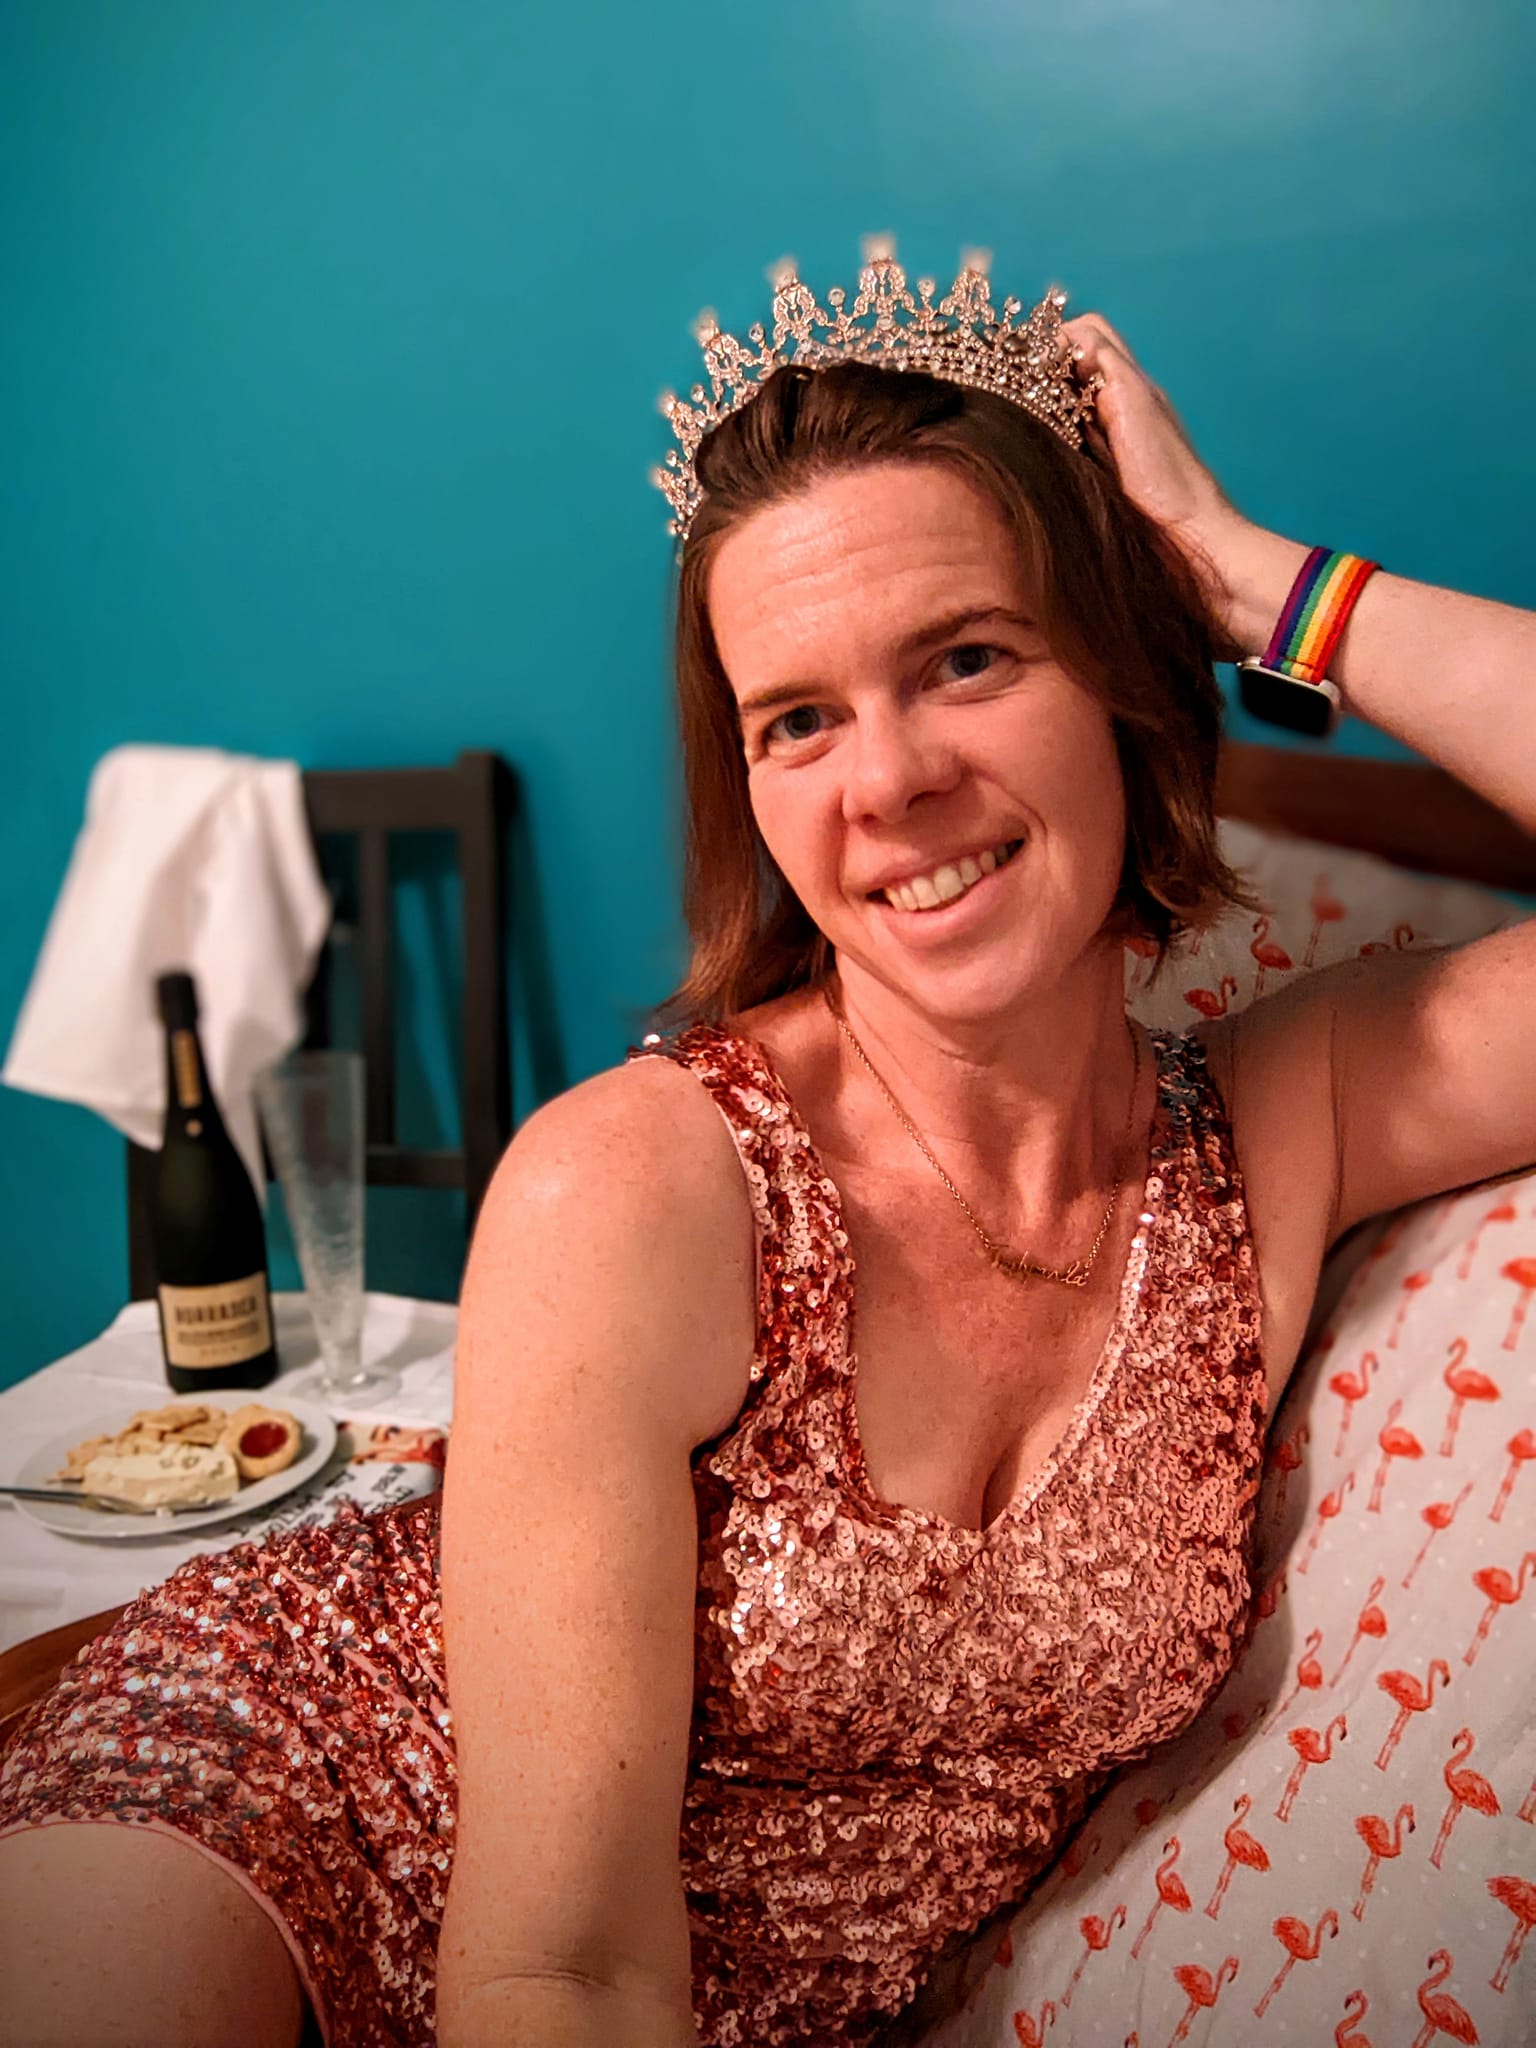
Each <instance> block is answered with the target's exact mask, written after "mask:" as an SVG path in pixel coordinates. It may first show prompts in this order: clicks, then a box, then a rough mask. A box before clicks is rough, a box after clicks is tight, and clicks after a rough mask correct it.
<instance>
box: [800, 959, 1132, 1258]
mask: <svg viewBox="0 0 1536 2048" xmlns="http://www.w3.org/2000/svg"><path fill="white" fill-rule="evenodd" d="M822 997H823V1000H824V1001H825V1003H826V1006H827V1008H828V1009H829V1010H830V1011H831V1013H832V1021H833V1022H834V1023H835V1024H836V1026H837V1028H838V1030H839V1031H841V1032H842V1034H843V1036H844V1038H846V1039H847V1041H848V1043H849V1044H850V1045H851V1046H852V1047H853V1049H854V1051H855V1052H856V1053H857V1054H858V1056H859V1058H860V1059H861V1060H862V1061H863V1062H864V1064H865V1066H866V1067H868V1069H869V1071H870V1074H871V1075H872V1077H873V1079H874V1083H875V1086H876V1087H877V1088H878V1089H879V1090H880V1093H881V1094H882V1095H883V1096H884V1097H885V1099H886V1101H887V1102H888V1103H889V1104H890V1105H891V1108H892V1109H893V1110H894V1111H895V1113H896V1118H897V1121H898V1122H899V1123H900V1124H901V1125H902V1127H903V1129H904V1130H905V1131H906V1133H907V1135H908V1137H909V1138H911V1140H912V1142H913V1144H915V1145H916V1147H917V1149H918V1151H919V1152H921V1153H922V1155H923V1157H924V1158H925V1159H926V1160H927V1162H928V1164H929V1165H930V1166H931V1167H932V1168H933V1170H934V1172H935V1173H936V1174H937V1175H938V1176H939V1179H940V1180H941V1181H943V1183H944V1185H945V1187H947V1188H948V1189H949V1192H950V1193H951V1194H952V1195H953V1196H954V1198H955V1200H956V1201H957V1202H958V1203H959V1204H960V1207H961V1208H962V1209H963V1210H964V1211H965V1213H966V1215H967V1217H968V1218H969V1219H970V1225H971V1228H972V1230H974V1231H975V1233H976V1235H977V1236H978V1237H979V1238H980V1239H981V1241H982V1243H983V1245H984V1246H985V1247H986V1252H987V1257H988V1258H989V1259H990V1260H991V1261H992V1264H993V1265H994V1266H995V1267H996V1268H997V1270H998V1271H999V1272H1000V1273H1006V1274H1007V1275H1008V1276H1009V1278H1010V1279H1013V1280H1030V1279H1035V1280H1058V1281H1060V1283H1061V1285H1062V1286H1063V1287H1086V1286H1087V1285H1088V1276H1089V1274H1090V1273H1091V1272H1092V1271H1093V1267H1094V1261H1095V1260H1096V1259H1097V1258H1098V1256H1099V1249H1100V1247H1101V1246H1102V1244H1103V1242H1104V1239H1105V1237H1106V1236H1107V1235H1108V1232H1109V1225H1110V1219H1111V1218H1112V1217H1113V1215H1114V1213H1115V1209H1116V1207H1117V1206H1118V1204H1119V1201H1120V1197H1121V1195H1122V1193H1123V1192H1124V1190H1125V1175H1124V1174H1123V1173H1122V1174H1121V1176H1120V1178H1119V1179H1118V1180H1117V1181H1116V1182H1115V1189H1114V1193H1113V1194H1112V1195H1111V1196H1110V1198H1109V1203H1108V1206H1107V1207H1106V1209H1105V1211H1104V1214H1103V1216H1102V1218H1101V1219H1100V1221H1099V1227H1098V1230H1097V1232H1096V1233H1095V1235H1094V1240H1093V1243H1092V1244H1091V1245H1090V1246H1089V1247H1088V1255H1087V1257H1086V1258H1081V1259H1074V1260H1073V1261H1072V1263H1071V1265H1070V1266H1041V1265H1038V1264H1037V1263H1036V1262H1035V1260H1033V1259H1026V1258H1025V1257H1023V1256H1022V1254H1021V1253H1018V1252H1011V1251H1009V1250H1008V1248H1007V1246H1006V1245H1001V1244H999V1243H998V1242H997V1240H996V1239H995V1238H994V1237H992V1236H991V1235H990V1234H989V1233H988V1231H987V1229H986V1227H985V1225H984V1224H983V1223H982V1221H981V1219H980V1217H979V1216H978V1215H977V1214H976V1211H975V1210H974V1209H973V1208H972V1207H971V1205H970V1203H969V1202H968V1201H967V1200H966V1199H965V1197H964V1195H962V1194H961V1192H960V1190H959V1189H958V1188H957V1187H956V1186H955V1184H954V1182H953V1181H952V1180H951V1179H950V1177H949V1175H948V1174H947V1173H946V1172H945V1171H944V1169H943V1167H942V1166H940V1164H939V1162H938V1160H937V1159H935V1158H934V1156H933V1154H932V1153H931V1152H930V1151H929V1149H928V1146H927V1143H926V1141H925V1140H924V1138H923V1134H922V1132H921V1131H920V1130H919V1129H918V1128H917V1126H916V1124H914V1123H913V1122H912V1119H911V1118H910V1117H909V1116H908V1115H907V1113H906V1111H905V1110H904V1109H903V1108H902V1106H901V1104H900V1103H899V1102H898V1101H897V1100H896V1098H895V1096H894V1095H893V1094H892V1093H891V1091H890V1089H889V1088H887V1087H886V1085H885V1082H884V1081H883V1080H882V1079H881V1077H880V1073H879V1070H878V1069H877V1068H876V1066H875V1063H874V1061H873V1060H872V1059H871V1058H870V1056H869V1054H868V1053H867V1052H866V1051H865V1050H864V1048H863V1046H862V1045H860V1043H859V1041H858V1040H857V1038H855V1037H854V1035H853V1031H852V1029H851V1027H850V1026H849V1023H848V1020H847V1018H846V1017H844V1016H843V1014H842V1012H841V1011H840V1010H839V1009H838V1007H837V1005H836V1003H834V1002H833V1000H832V991H831V990H830V989H829V988H823V990H822ZM1126 1024H1127V1028H1128V1029H1129V1030H1130V1033H1131V1057H1132V1059H1133V1061H1134V1062H1135V1065H1134V1069H1133V1072H1132V1076H1131V1106H1130V1111H1129V1113H1128V1115H1127V1116H1126V1119H1125V1138H1124V1141H1123V1144H1122V1146H1121V1150H1122V1151H1123V1152H1125V1153H1129V1151H1130V1143H1131V1132H1132V1130H1133V1129H1134V1127H1135V1123H1136V1095H1137V1089H1138V1084H1139V1082H1140V1080H1141V1040H1140V1039H1139V1038H1138V1037H1137V1036H1136V1030H1135V1026H1134V1025H1132V1024H1131V1023H1130V1020H1129V1018H1127V1020H1126Z"/></svg>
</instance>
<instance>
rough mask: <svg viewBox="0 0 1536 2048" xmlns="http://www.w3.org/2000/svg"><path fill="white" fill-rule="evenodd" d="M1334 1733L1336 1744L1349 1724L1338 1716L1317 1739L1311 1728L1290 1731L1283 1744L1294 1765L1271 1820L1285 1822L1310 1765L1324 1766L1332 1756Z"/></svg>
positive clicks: (1315, 1731)
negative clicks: (1287, 1746)
mask: <svg viewBox="0 0 1536 2048" xmlns="http://www.w3.org/2000/svg"><path fill="white" fill-rule="evenodd" d="M1335 1729H1337V1730H1338V1733H1339V1740H1340V1742H1342V1741H1344V1739H1345V1737H1346V1736H1347V1735H1348V1734H1349V1724H1348V1722H1347V1721H1346V1720H1345V1718H1344V1716H1343V1715H1342V1714H1335V1715H1334V1717H1333V1719H1332V1720H1331V1721H1330V1722H1329V1723H1328V1726H1327V1728H1326V1729H1325V1730H1324V1731H1323V1733H1322V1734H1321V1735H1319V1734H1318V1732H1317V1730H1316V1729H1315V1728H1293V1729H1292V1730H1291V1731H1290V1733H1289V1734H1288V1735H1287V1736H1286V1738H1285V1739H1286V1741H1287V1742H1288V1743H1289V1744H1290V1745H1291V1747H1292V1749H1294V1750H1295V1752H1296V1762H1295V1764H1294V1766H1293V1767H1292V1770H1291V1775H1290V1776H1289V1777H1288V1778H1287V1779H1286V1781H1285V1790H1284V1791H1283V1792H1282V1793H1281V1795H1280V1804H1279V1805H1278V1806H1277V1807H1276V1808H1275V1819H1276V1820H1285V1821H1288V1820H1289V1819H1290V1817H1291V1813H1292V1810H1293V1808H1294V1807H1295V1805H1296V1797H1297V1794H1298V1793H1299V1792H1300V1791H1301V1781H1302V1779H1303V1778H1304V1777H1305V1776H1306V1774H1307V1772H1308V1771H1310V1770H1311V1769H1312V1768H1313V1767H1314V1765H1317V1764H1325V1763H1327V1762H1328V1761H1329V1760H1330V1759H1331V1757H1332V1755H1333V1733H1334V1730H1335Z"/></svg>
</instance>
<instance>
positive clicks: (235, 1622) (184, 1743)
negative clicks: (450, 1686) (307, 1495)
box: [0, 1498, 455, 2048]
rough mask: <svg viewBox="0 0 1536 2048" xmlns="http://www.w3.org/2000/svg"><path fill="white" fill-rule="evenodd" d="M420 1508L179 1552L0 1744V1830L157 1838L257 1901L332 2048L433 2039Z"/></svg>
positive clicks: (435, 1717)
mask: <svg viewBox="0 0 1536 2048" xmlns="http://www.w3.org/2000/svg"><path fill="white" fill-rule="evenodd" d="M437 1527H438V1517H437V1504H436V1501H435V1500H434V1499H432V1498H429V1499H427V1500H424V1501H419V1502H412V1503H411V1504H410V1505H409V1506H408V1507H405V1508H399V1509H386V1510H385V1511H384V1512H382V1513H379V1514H374V1515H365V1514H363V1513H362V1512H361V1511H360V1510H359V1509H357V1508H356V1507H355V1506H350V1505H349V1506H347V1507H344V1508H343V1509H342V1510H341V1511H340V1513H339V1515H338V1516H337V1518H336V1520H335V1521H333V1522H331V1523H329V1524H328V1525H327V1526H325V1527H324V1528H314V1527H303V1526H301V1527H299V1528H297V1529H294V1530H292V1531H290V1532H289V1533H288V1534H286V1535H284V1536H282V1537H279V1538H277V1539H276V1540H275V1541H273V1542H271V1543H267V1544H254V1543H244V1544H240V1545H238V1546H237V1547H236V1548H234V1549H232V1550H227V1551H223V1552H216V1553H214V1554H213V1555H211V1556H207V1557H199V1558H194V1559H193V1560H192V1562H191V1563H190V1564H186V1565H183V1566H182V1568H181V1569H180V1570H179V1571H178V1572H176V1573H174V1574H173V1575H172V1577H171V1578H169V1579H167V1580H166V1582H165V1584H164V1585H163V1586H158V1587H156V1588H154V1589H153V1590H152V1591H150V1592H148V1593H145V1594H142V1595H141V1596H140V1597H139V1599H137V1600H135V1601H134V1602H133V1603H132V1605H131V1606H130V1607H129V1608H128V1609H127V1611H126V1612H125V1613H124V1615H123V1616H122V1618H121V1619H120V1620H119V1622H118V1623H117V1625H116V1627H114V1628H113V1629H112V1630H111V1631H110V1632H109V1633H108V1634H107V1635H105V1636H102V1637H100V1638H99V1639H98V1640H97V1641H96V1642H94V1643H92V1644H90V1645H89V1646H88V1647H87V1648H86V1649H84V1650H83V1651H82V1652H81V1653H80V1655H79V1657H78V1658H77V1659H76V1660H75V1662H74V1663H73V1664H71V1665H70V1666H69V1667H68V1668H67V1669H66V1671H65V1672H64V1674H63V1676H62V1677H61V1679H60V1681H59V1683H58V1685H57V1686H56V1687H55V1688H54V1690H53V1691H52V1692H51V1693H50V1694H49V1695H48V1696H47V1698H46V1699H44V1700H43V1701H41V1702H40V1703H39V1704H38V1706H36V1707H35V1708H34V1709H33V1711H32V1714H31V1716H30V1717H29V1719H28V1720H27V1721H26V1722H25V1723H24V1725H23V1726H22V1728H21V1729H20V1731H19V1732H18V1734H17V1735H16V1736H15V1738H14V1739H13V1740H12V1742H11V1743H10V1744H9V1746H8V1747H7V1749H6V1752H5V1758H4V1765H3V1769H0V1828H8V1827H11V1826H14V1825H15V1824H17V1823H18V1822H41V1821H50V1820H115V1821H127V1822H136V1823H139V1824H141V1825H149V1826H155V1827H160V1828H165V1827H170V1828H174V1829H176V1830H177V1831H179V1832H180V1833H182V1834H186V1835H190V1836H192V1837H193V1838H194V1839H195V1840H196V1841H198V1842H199V1843H200V1844H201V1845H202V1846H203V1847H204V1848H205V1849H207V1850H209V1851H211V1852H212V1853H213V1854H214V1855H216V1856H218V1857H221V1858H223V1859H224V1860H225V1861H226V1862H230V1863H233V1864H235V1865H236V1866H238V1868H239V1869H240V1870H242V1871H243V1872H244V1873H245V1875H246V1876H247V1877H248V1878H249V1880H250V1881H251V1882H252V1883H253V1884H254V1885H255V1886H256V1887H257V1888H258V1890H259V1891H260V1892H261V1893H262V1894H263V1895H264V1896H265V1897H266V1899H267V1900H269V1901H270V1903H271V1906H272V1907H273V1908H274V1909H275V1915H276V1918H277V1921H278V1924H279V1926H280V1927H281V1928H282V1929H283V1930H284V1933H285V1935H286V1938H287V1941H288V1944H289V1948H290V1950H291V1952H292V1953H293V1956H294V1960H295V1962H296V1963H297V1964H298V1966H299V1970H300V1974H301V1976H302V1977H303V1979H304V1981H305V1986H306V1989H307V1990H308V1992H309V1995H310V2000H311V2003H312V2004H313V2006H314V2008H315V2011H316V2014H317V2016H318V2017H319V2019H320V2022H321V2025H322V2028H323V2030H324V2033H325V2038H326V2040H327V2041H328V2042H329V2043H330V2044H331V2048H405V2044H408V2043H409V2044H412V2048H414V2044H418V2043H420V2044H425V2043H429V2042H431V2041H432V2040H433V2038H434V2027H433V2004H434V1990H435V1979H436V1960H437V1931H438V1928H439V1926H440V1925H441V1922H442V1915H443V1899H444V1895H445V1893H446V1890H447V1884H448V1873H449V1870H450V1868H451V1865H452V1860H453V1827H454V1813H455V1800H454V1761H453V1739H452V1732H451V1726H452V1724H451V1719H450V1716H449V1712H448V1704H447V1698H446V1694H445V1690H444V1685H443V1649H442V1625H441V1614H440V1609H439V1605H438V1593H437V1576H438V1575H437Z"/></svg>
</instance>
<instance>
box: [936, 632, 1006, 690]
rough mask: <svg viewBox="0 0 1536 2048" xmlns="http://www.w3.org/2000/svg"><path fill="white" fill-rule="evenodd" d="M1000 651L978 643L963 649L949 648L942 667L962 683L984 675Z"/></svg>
mask: <svg viewBox="0 0 1536 2048" xmlns="http://www.w3.org/2000/svg"><path fill="white" fill-rule="evenodd" d="M1000 652H1001V649H999V648H996V647H987V646H985V645H983V644H982V643H981V642H980V641H976V642H973V643H970V644H968V645H966V646H964V647H951V649H950V650H949V652H948V654H946V655H945V657H944V662H943V666H944V667H945V668H947V669H949V670H951V671H952V673H953V674H955V675H956V676H958V677H959V678H960V680H961V681H962V682H965V681H968V680H969V679H970V678H971V677H972V676H981V675H985V674H986V672H987V670H988V669H989V668H991V667H992V666H993V665H994V663H995V662H996V660H997V657H998V655H999V653H1000Z"/></svg>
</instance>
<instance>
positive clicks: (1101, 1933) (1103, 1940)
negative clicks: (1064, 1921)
mask: <svg viewBox="0 0 1536 2048" xmlns="http://www.w3.org/2000/svg"><path fill="white" fill-rule="evenodd" d="M1124 1925H1125V1907H1124V1905H1118V1906H1116V1908H1115V1910H1114V1912H1113V1913H1112V1914H1111V1915H1110V1917H1109V1919H1107V1920H1101V1919H1100V1918H1099V1917H1098V1915H1097V1914H1096V1913H1090V1914H1088V1915H1087V1917H1086V1918H1085V1919H1082V1920H1079V1921H1078V1923H1077V1927H1078V1932H1079V1933H1080V1934H1081V1935H1082V1937H1083V1941H1084V1944H1085V1946H1084V1948H1083V1952H1082V1954H1081V1955H1080V1956H1079V1957H1078V1959H1077V1968H1076V1969H1075V1970H1074V1971H1073V1972H1072V1977H1071V1981H1070V1982H1069V1983H1068V1985H1067V1988H1066V1990H1065V1991H1064V1992H1063V1993H1062V1995H1061V2003H1062V2009H1063V2011H1065V2009H1066V2008H1067V2007H1068V2006H1069V2005H1070V2004H1071V2003H1072V1994H1073V1992H1074V1991H1075V1990H1076V1989H1077V1980H1078V1978H1079V1977H1081V1976H1082V1974H1083V1969H1084V1967H1085V1965H1086V1964H1087V1962H1088V1958H1089V1957H1090V1956H1095V1955H1098V1954H1099V1953H1100V1951H1101V1950H1103V1949H1106V1948H1108V1947H1109V1944H1110V1942H1111V1941H1112V1940H1113V1938H1114V1932H1115V1929H1116V1928H1117V1927H1123V1926H1124Z"/></svg>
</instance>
